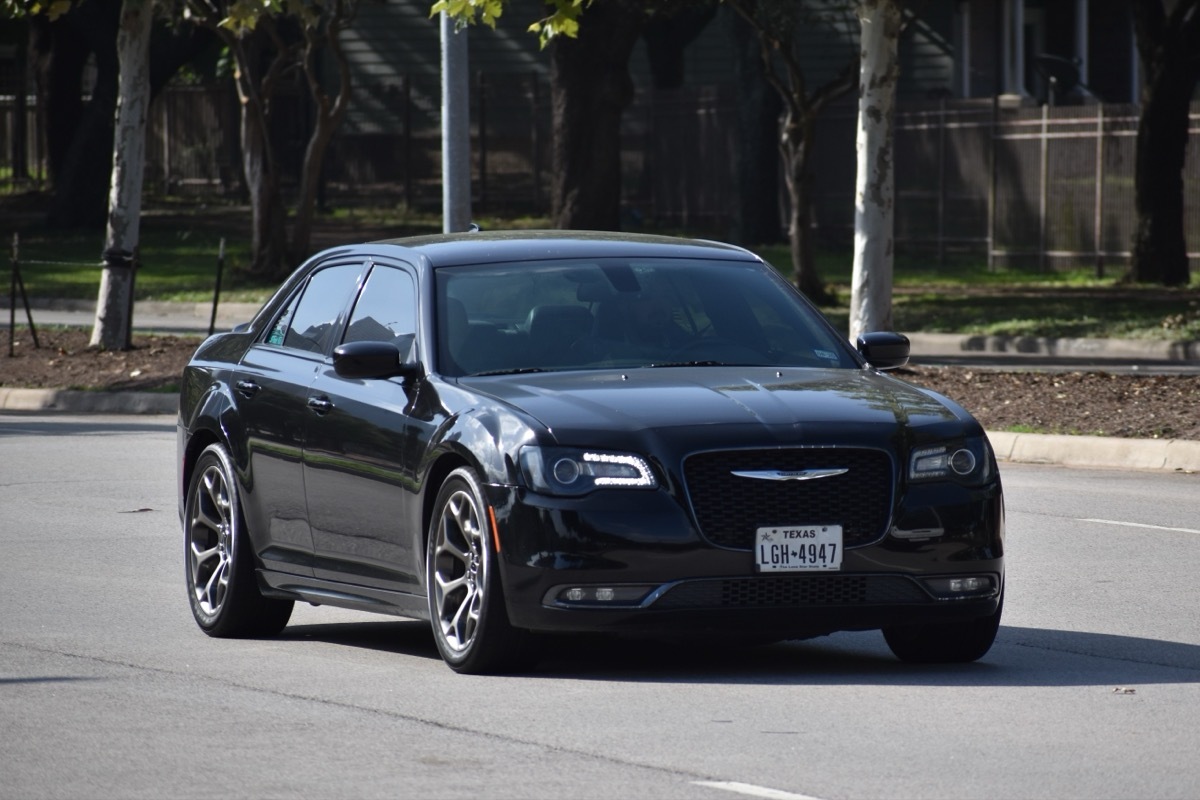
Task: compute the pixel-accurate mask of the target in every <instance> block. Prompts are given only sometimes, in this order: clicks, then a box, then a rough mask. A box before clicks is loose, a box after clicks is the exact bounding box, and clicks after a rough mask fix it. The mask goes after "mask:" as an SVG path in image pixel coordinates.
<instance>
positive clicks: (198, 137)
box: [0, 73, 1200, 272]
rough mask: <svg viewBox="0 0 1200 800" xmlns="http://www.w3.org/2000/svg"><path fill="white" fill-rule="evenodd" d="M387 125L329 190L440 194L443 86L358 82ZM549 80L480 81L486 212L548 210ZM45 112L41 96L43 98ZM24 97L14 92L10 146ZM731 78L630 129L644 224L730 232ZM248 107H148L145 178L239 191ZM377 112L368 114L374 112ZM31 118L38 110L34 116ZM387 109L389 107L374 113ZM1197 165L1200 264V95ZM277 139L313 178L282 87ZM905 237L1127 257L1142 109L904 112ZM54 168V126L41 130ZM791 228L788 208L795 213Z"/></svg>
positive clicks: (335, 164) (341, 151)
mask: <svg viewBox="0 0 1200 800" xmlns="http://www.w3.org/2000/svg"><path fill="white" fill-rule="evenodd" d="M357 91H358V97H359V98H360V102H363V103H365V104H373V105H374V107H376V108H378V109H382V110H383V111H386V112H387V113H386V117H385V118H386V120H387V122H386V124H383V125H375V126H374V127H372V126H371V125H364V124H357V125H348V126H346V127H345V129H344V130H343V131H341V132H340V133H339V135H338V136H337V138H336V139H335V141H334V144H333V147H332V150H331V153H330V157H329V158H328V160H327V164H326V169H325V175H324V177H325V185H326V190H325V196H326V197H329V198H337V202H355V201H366V202H377V201H379V200H381V199H394V200H395V201H396V202H402V203H405V204H406V205H407V206H409V207H411V208H414V209H425V210H430V211H436V210H437V209H439V208H440V206H441V184H440V170H441V158H440V146H441V138H440V130H439V128H438V121H437V118H436V113H437V105H436V102H435V101H436V98H437V92H438V91H439V87H438V84H437V82H436V80H435V79H433V78H420V77H418V78H413V77H409V76H400V77H399V78H398V79H397V78H392V79H390V80H389V81H388V82H387V83H386V84H380V85H379V86H360V87H358V89H357ZM549 98H550V93H549V87H548V85H547V84H546V82H545V78H544V77H543V76H538V75H537V74H534V73H527V74H520V75H508V76H504V75H502V76H491V77H490V78H488V79H487V80H486V81H485V80H484V79H483V78H482V77H480V78H477V79H476V84H475V86H474V87H473V91H472V101H473V107H472V154H473V180H472V184H473V191H474V193H475V198H474V207H475V210H476V212H477V213H480V214H488V213H492V214H516V215H520V214H528V215H545V214H548V213H549V202H550V200H549V198H550V186H549V181H550V136H551V130H550V113H551V110H550V102H549ZM29 105H30V108H31V109H32V108H33V101H32V100H31V101H30V104H29ZM12 106H13V104H12V103H11V98H10V99H9V101H8V102H5V101H4V99H3V98H0V121H2V122H0V136H2V137H3V142H0V144H2V145H3V148H4V149H3V153H4V155H3V158H4V160H5V163H7V162H8V160H9V158H10V157H11V156H10V150H11V148H10V146H9V142H10V141H11V136H12V133H11V132H12V130H13V126H14V125H15V124H16V123H15V121H14V116H13V109H12ZM737 114H738V109H737V103H736V97H735V96H734V94H733V90H732V89H731V88H730V87H726V86H713V87H699V88H690V89H681V90H677V91H670V92H664V91H652V90H646V91H642V92H639V94H638V95H637V96H636V98H635V102H634V104H633V106H632V108H631V109H629V111H628V112H627V113H626V114H625V118H624V124H623V130H622V150H623V158H622V172H623V175H622V177H623V185H624V203H625V206H626V211H627V215H628V217H629V218H630V222H631V224H632V223H634V222H636V221H638V220H646V221H652V222H654V223H656V224H661V225H668V226H677V227H681V228H684V229H698V230H705V231H711V232H714V233H715V234H717V235H721V234H723V233H724V232H725V231H726V230H729V229H731V227H732V225H733V222H734V218H735V209H736V204H737V202H738V201H737V197H738V191H737V170H736V161H737V153H738V125H737ZM237 115H238V105H237V99H236V96H235V95H234V93H233V90H232V87H230V86H228V85H225V86H217V87H203V88H196V87H172V88H170V89H168V90H166V91H164V92H163V93H162V94H161V96H160V97H159V98H158V99H157V100H156V101H155V104H154V106H153V107H152V109H151V118H150V131H149V139H148V144H147V160H148V161H147V172H146V175H147V181H148V188H149V189H150V190H151V191H155V192H162V193H187V192H196V191H202V192H220V193H225V194H235V193H238V192H240V191H242V182H241V170H240V168H239V163H238V117H237ZM362 116H363V115H360V117H362ZM29 117H30V121H27V125H32V124H33V123H32V119H33V118H34V117H35V115H34V114H33V113H32V110H31V111H30V113H29ZM376 118H379V115H376ZM1190 123H1191V124H1190V146H1189V148H1188V158H1187V164H1186V168H1185V174H1184V187H1185V188H1184V192H1185V197H1184V206H1185V235H1186V238H1187V246H1188V252H1189V254H1190V257H1191V258H1192V259H1193V263H1194V264H1200V104H1197V105H1195V106H1193V113H1192V115H1191V120H1190ZM275 126H276V127H275V130H274V131H273V135H274V136H275V138H276V141H277V142H279V144H280V153H281V163H282V166H283V173H284V176H285V180H284V184H285V188H286V187H287V186H288V185H289V183H290V184H291V185H294V184H295V182H296V179H297V178H298V175H299V167H300V160H301V156H302V153H303V149H304V144H305V141H304V137H305V132H306V131H307V129H308V117H307V111H306V108H305V104H304V102H303V98H302V96H301V95H300V94H299V93H298V92H297V93H293V94H285V95H284V96H282V97H281V98H279V99H278V102H277V107H276V118H275ZM854 127H855V119H854V114H853V108H852V106H850V105H842V106H838V107H835V108H833V109H831V110H830V111H829V112H828V113H827V114H826V115H825V116H824V117H823V118H822V119H821V120H820V122H819V125H818V131H817V135H816V142H815V145H814V148H815V149H814V151H813V155H812V161H811V166H812V171H813V178H814V191H815V202H814V204H813V205H814V209H815V210H814V219H813V225H814V227H815V232H816V233H817V235H818V237H819V239H820V240H823V241H826V242H827V243H830V244H832V245H834V246H842V245H844V244H845V243H846V242H848V241H849V240H850V238H851V236H852V232H853V222H854V197H853V191H854V169H855V166H854V165H855V157H854ZM895 132H896V143H895V165H896V182H895V186H896V244H897V248H898V250H900V251H910V252H920V253H926V254H931V256H932V257H934V258H937V259H938V260H939V261H941V260H944V259H946V258H949V257H956V256H958V255H960V254H968V255H969V256H970V257H971V258H972V259H973V260H981V259H985V258H986V260H987V263H988V264H989V265H992V266H1005V265H1019V266H1023V267H1029V266H1033V267H1035V268H1041V269H1045V270H1051V269H1056V268H1060V267H1078V266H1081V265H1086V266H1092V265H1094V266H1095V268H1096V269H1097V271H1099V272H1103V271H1104V270H1105V268H1106V266H1108V265H1114V266H1113V271H1114V272H1115V271H1116V270H1117V269H1118V268H1120V267H1123V266H1124V265H1125V264H1126V263H1127V262H1128V259H1129V250H1130V243H1131V240H1132V236H1133V231H1134V226H1135V216H1134V211H1133V175H1134V163H1135V158H1134V155H1135V153H1134V147H1135V141H1136V132H1137V108H1136V107H1135V106H1112V105H1090V106H1060V107H1054V108H1051V107H1046V106H1042V107H1018V108H1003V107H1001V106H1000V105H999V104H996V103H993V102H991V101H984V102H980V101H942V102H939V103H937V104H935V105H930V106H926V107H911V106H910V107H907V108H904V109H902V110H900V111H899V112H898V114H897V119H896V127H895ZM27 141H28V142H29V147H30V154H29V161H30V164H31V165H34V166H35V174H40V173H38V171H37V170H38V167H37V165H39V164H40V159H41V158H42V154H41V152H40V149H38V148H37V142H38V141H39V137H38V136H37V135H36V131H33V130H32V129H31V132H30V135H29V136H28V137H27ZM781 232H782V220H781Z"/></svg>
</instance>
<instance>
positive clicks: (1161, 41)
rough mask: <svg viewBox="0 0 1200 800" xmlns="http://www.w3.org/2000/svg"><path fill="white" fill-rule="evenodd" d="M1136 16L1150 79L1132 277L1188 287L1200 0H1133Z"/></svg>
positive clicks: (1142, 120) (1140, 144)
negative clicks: (1188, 179) (1187, 199)
mask: <svg viewBox="0 0 1200 800" xmlns="http://www.w3.org/2000/svg"><path fill="white" fill-rule="evenodd" d="M1187 6H1190V7H1191V8H1190V9H1189V8H1188V7H1187ZM1134 22H1135V26H1134V27H1135V31H1136V33H1137V47H1138V54H1139V56H1140V58H1141V62H1142V69H1143V75H1144V79H1143V84H1142V98H1141V116H1140V117H1139V118H1138V135H1137V145H1136V147H1137V151H1136V152H1137V155H1136V170H1135V173H1134V209H1135V211H1136V214H1137V227H1136V229H1135V231H1134V235H1133V259H1132V262H1131V264H1130V269H1129V275H1128V278H1129V280H1132V281H1135V282H1139V283H1158V284H1162V285H1165V286H1186V285H1187V284H1188V282H1189V281H1190V279H1191V273H1190V269H1189V265H1188V257H1187V242H1186V238H1185V233H1184V227H1183V214H1184V205H1183V169H1184V164H1185V161H1186V159H1187V145H1188V113H1189V111H1190V103H1191V99H1192V95H1193V93H1194V92H1195V89H1196V84H1197V81H1200V59H1197V57H1196V50H1197V49H1200V3H1197V2H1196V0H1188V1H1187V2H1180V3H1176V4H1175V8H1174V9H1173V10H1172V11H1171V12H1170V15H1169V16H1168V15H1167V12H1166V11H1165V10H1164V7H1163V5H1162V4H1161V3H1160V0H1141V2H1137V3H1135V4H1134Z"/></svg>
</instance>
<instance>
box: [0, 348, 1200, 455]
mask: <svg viewBox="0 0 1200 800" xmlns="http://www.w3.org/2000/svg"><path fill="white" fill-rule="evenodd" d="M38 338H39V340H40V341H41V345H42V346H41V347H40V348H36V349H35V348H34V346H33V339H32V337H31V336H30V335H29V331H28V330H27V329H22V328H18V329H17V332H16V336H15V341H16V342H17V344H16V345H15V347H14V348H13V349H14V353H15V355H14V357H12V358H9V357H8V332H7V331H0V348H3V349H2V351H0V386H4V387H27V388H40V389H91V390H96V391H143V392H145V391H174V390H176V389H177V387H178V384H179V375H180V373H181V371H182V370H183V367H184V365H185V364H186V363H187V360H188V358H190V357H191V355H192V353H193V352H194V351H195V349H196V347H197V345H199V344H200V338H199V337H194V336H146V335H135V336H134V339H133V345H134V347H133V349H132V350H128V351H124V352H102V351H97V350H93V349H90V348H89V347H88V332H87V331H84V330H62V329H54V330H39V331H38ZM893 374H894V375H896V376H897V377H899V378H901V379H903V380H906V381H909V382H910V383H914V384H917V385H919V386H925V387H928V388H930V389H933V390H934V391H937V392H940V393H942V394H944V395H946V396H948V397H951V398H953V399H954V400H956V401H958V402H959V403H960V404H962V405H963V406H964V407H965V408H966V409H967V410H968V411H970V412H971V413H972V414H974V415H975V416H976V418H977V419H979V421H980V422H981V423H983V425H984V427H986V428H987V429H989V430H1023V431H1030V432H1036V433H1067V434H1083V435H1092V436H1118V437H1126V438H1140V439H1149V438H1160V439H1193V440H1200V375H1136V374H1115V373H1107V372H1027V371H1000V370H991V369H987V370H984V369H971V368H966V367H926V366H914V367H910V368H906V369H903V370H898V371H896V372H894V373H893Z"/></svg>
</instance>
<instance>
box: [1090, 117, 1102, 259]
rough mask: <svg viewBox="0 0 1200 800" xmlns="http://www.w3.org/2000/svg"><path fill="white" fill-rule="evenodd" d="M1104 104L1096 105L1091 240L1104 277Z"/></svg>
mask: <svg viewBox="0 0 1200 800" xmlns="http://www.w3.org/2000/svg"><path fill="white" fill-rule="evenodd" d="M1103 224H1104V104H1103V103H1099V104H1097V105H1096V212H1095V230H1094V232H1093V241H1094V242H1095V247H1096V277H1097V278H1103V277H1104V232H1103V230H1102V226H1103Z"/></svg>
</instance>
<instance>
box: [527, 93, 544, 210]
mask: <svg viewBox="0 0 1200 800" xmlns="http://www.w3.org/2000/svg"><path fill="white" fill-rule="evenodd" d="M529 82H530V99H529V104H530V109H529V111H530V113H529V117H530V119H532V120H533V128H532V130H531V131H530V145H531V149H532V150H533V152H532V158H533V206H534V208H536V209H537V213H539V214H540V213H541V212H542V140H541V137H540V136H539V133H538V132H539V130H540V127H541V126H540V125H539V122H540V120H539V118H538V117H539V114H540V113H541V95H540V87H539V85H538V74H537V72H532V73H530V81H529Z"/></svg>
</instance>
